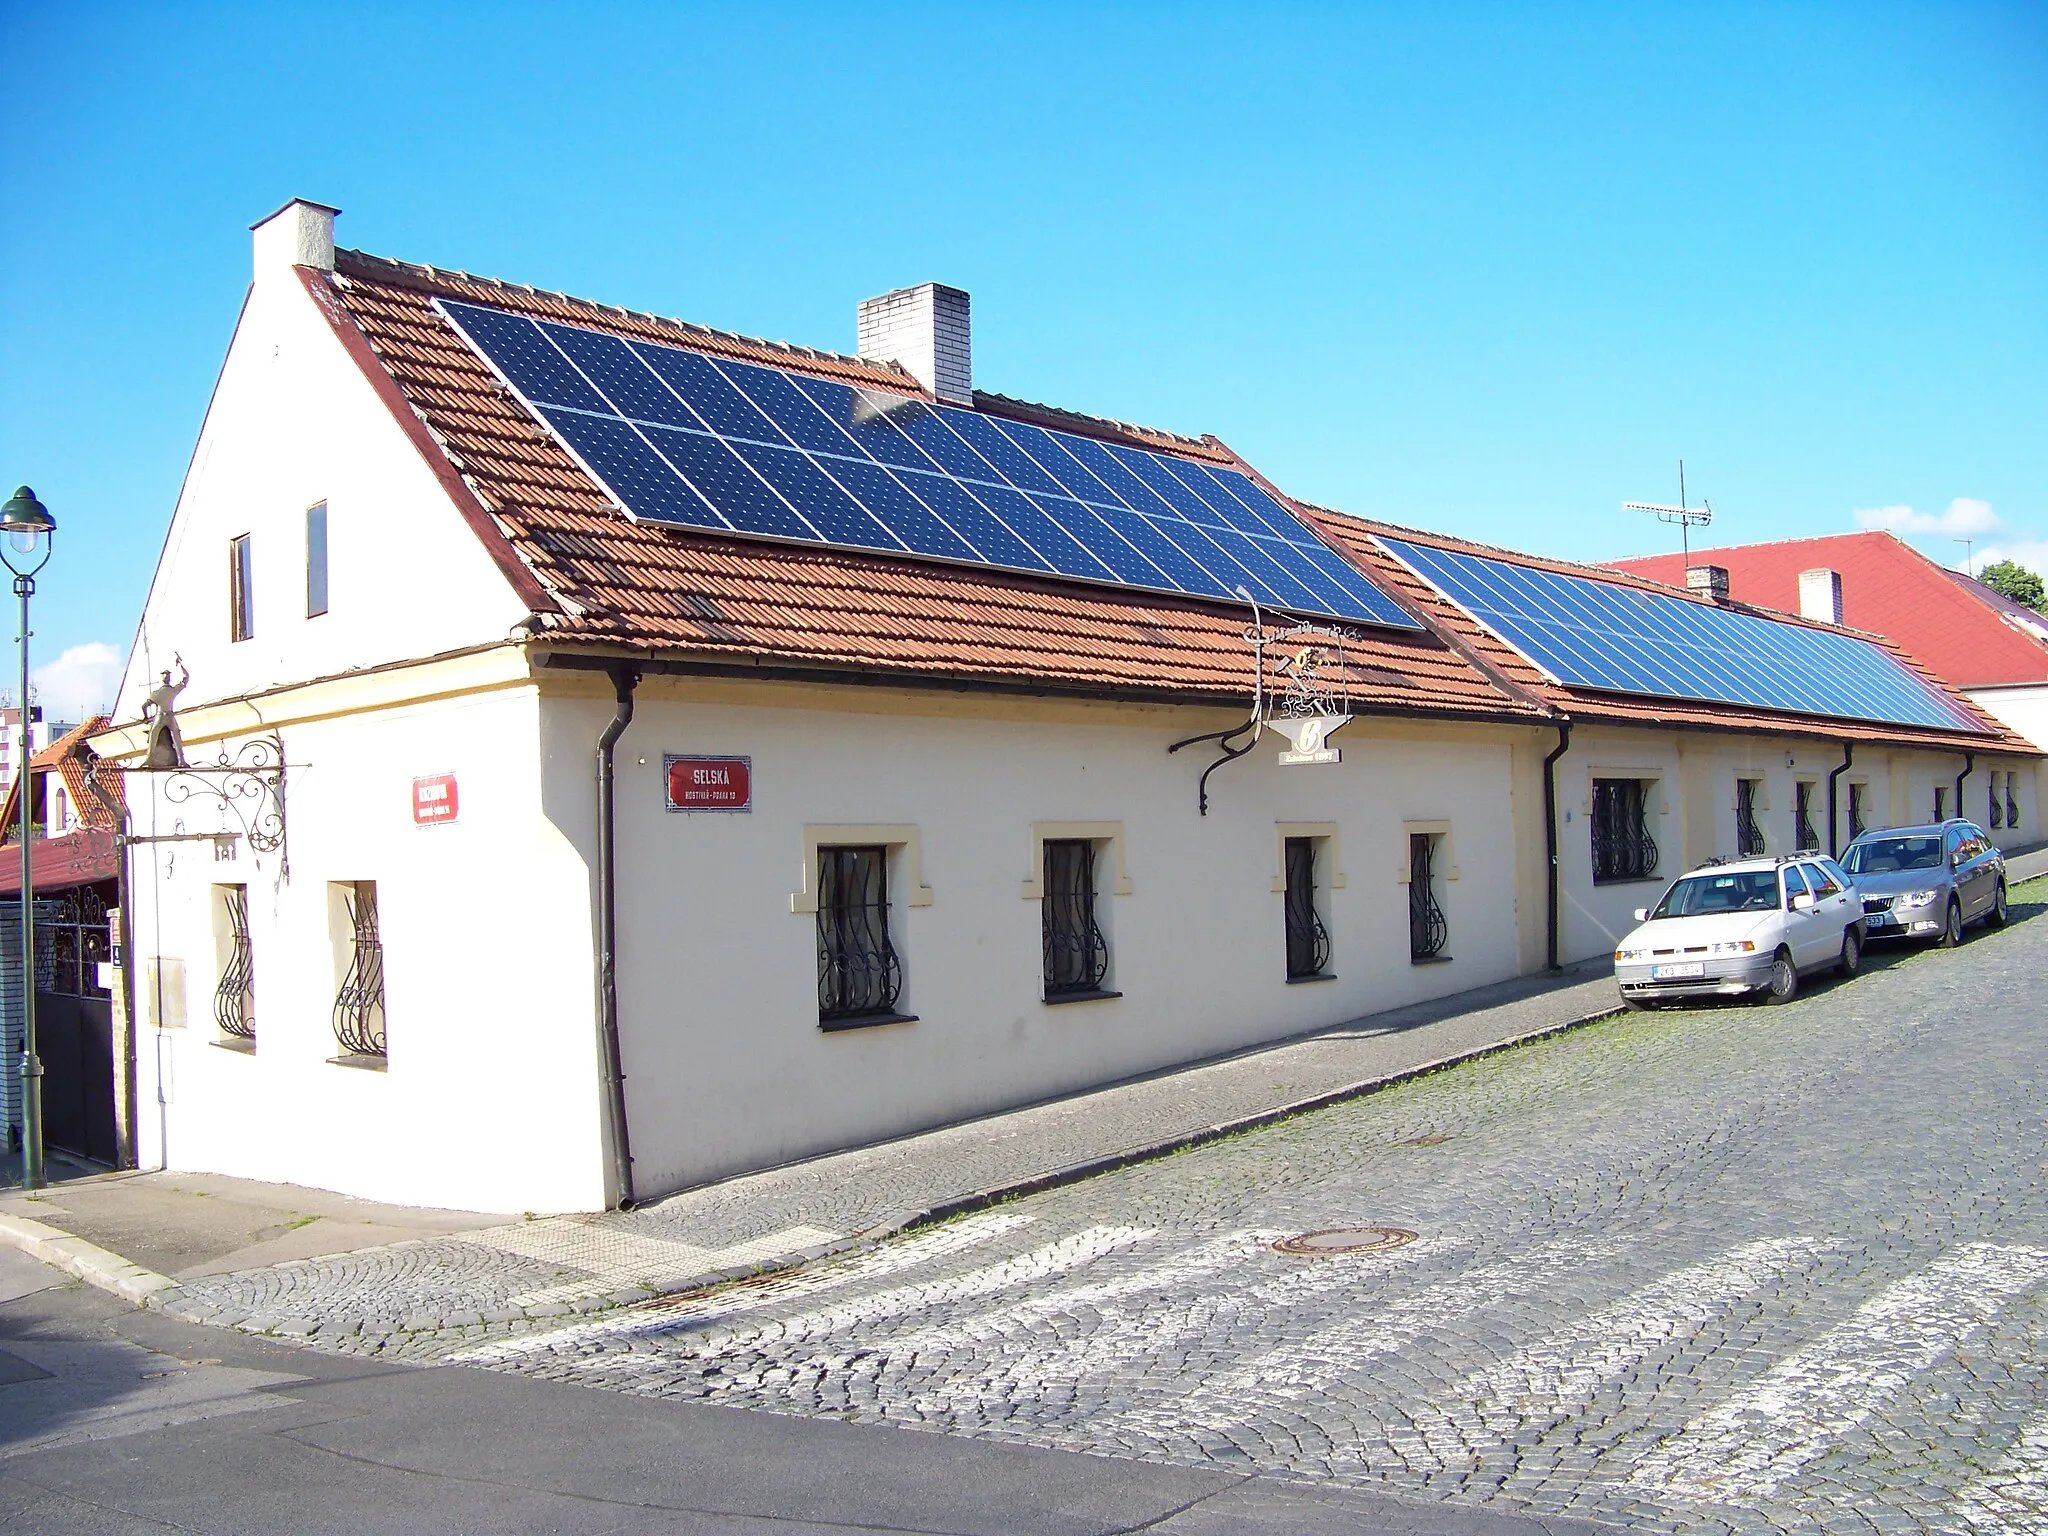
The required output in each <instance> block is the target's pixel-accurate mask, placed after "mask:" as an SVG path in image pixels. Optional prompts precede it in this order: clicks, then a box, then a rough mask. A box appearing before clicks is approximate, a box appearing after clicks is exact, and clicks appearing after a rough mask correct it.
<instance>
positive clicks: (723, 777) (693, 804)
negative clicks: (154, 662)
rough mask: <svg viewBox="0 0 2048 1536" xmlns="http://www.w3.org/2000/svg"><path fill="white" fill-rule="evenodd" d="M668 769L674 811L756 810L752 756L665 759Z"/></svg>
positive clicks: (670, 803)
mask: <svg viewBox="0 0 2048 1536" xmlns="http://www.w3.org/2000/svg"><path fill="white" fill-rule="evenodd" d="M662 762H663V764H664V765H665V767H666V769H667V773H666V777H667V779H668V808H669V809H670V810H672V811H751V810H752V809H753V808H754V760H753V759H752V758H750V757H676V756H673V755H671V756H668V757H664V758H663V759H662Z"/></svg>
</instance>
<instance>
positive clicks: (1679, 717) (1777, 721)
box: [1308, 507, 2040, 757]
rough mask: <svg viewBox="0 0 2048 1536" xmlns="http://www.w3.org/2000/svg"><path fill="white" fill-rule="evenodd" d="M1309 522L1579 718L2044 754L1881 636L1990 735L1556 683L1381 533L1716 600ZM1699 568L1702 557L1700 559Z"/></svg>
mask: <svg viewBox="0 0 2048 1536" xmlns="http://www.w3.org/2000/svg"><path fill="white" fill-rule="evenodd" d="M1308 510H1309V512H1310V514H1311V519H1312V521H1314V522H1315V524H1316V526H1317V527H1319V528H1321V529H1322V530H1323V532H1324V533H1326V534H1327V535H1329V536H1330V537H1331V538H1332V539H1333V540H1335V541H1336V542H1337V543H1338V544H1339V545H1340V547H1342V548H1343V549H1344V550H1345V551H1346V552H1347V553H1349V554H1350V555H1351V556H1352V558H1353V559H1355V560H1357V561H1358V563H1359V564H1360V565H1362V566H1363V567H1364V568H1365V569H1366V571H1367V572H1369V573H1370V574H1371V575H1372V577H1373V579H1374V580H1375V581H1377V582H1379V584H1380V585H1381V586H1383V587H1385V588H1387V589H1388V590H1390V591H1397V592H1399V593H1400V594H1401V595H1402V596H1403V597H1404V598H1406V599H1407V601H1408V604H1409V606H1410V607H1411V608H1416V609H1420V610H1423V611H1425V612H1427V613H1429V614H1430V615H1431V617H1433V618H1434V619H1436V620H1437V621H1438V622H1439V623H1440V624H1441V625H1443V626H1444V627H1445V628H1447V629H1450V630H1453V631H1455V632H1456V633H1457V634H1458V635H1459V636H1460V638H1461V639H1462V640H1463V641H1464V643H1466V644H1468V645H1470V646H1471V647H1472V649H1473V650H1474V651H1475V652H1476V653H1477V654H1478V655H1479V656H1481V657H1482V658H1483V659H1484V660H1485V661H1486V662H1487V664H1488V665H1490V666H1492V667H1495V668H1497V669H1498V670H1499V671H1500V673H1501V674H1502V676H1503V677H1504V678H1505V679H1506V680H1507V682H1508V683H1509V684H1510V685H1511V686H1513V687H1515V688H1518V689H1522V690H1526V691H1527V692H1528V693H1529V694H1530V695H1532V696H1534V697H1536V698H1539V699H1542V700H1543V701H1545V702H1546V703H1548V704H1549V705H1551V706H1552V707H1553V708H1555V709H1557V710H1559V711H1561V712H1563V713H1565V714H1568V715H1570V716H1571V717H1572V718H1573V719H1575V720H1606V721H1613V722H1616V723H1625V724H1634V725H1665V726H1674V725H1676V726H1686V727H1699V728H1708V729H1722V730H1746V731H1761V732H1767V733H1771V734H1777V735H1784V736H1800V737H1807V738H1812V737H1822V738H1825V739H1828V740H1833V741H1843V740H1850V741H1869V742H1881V741H1888V742H1902V743H1913V744H1917V745H1924V746H1928V747H1933V748H1937V749H1940V750H1944V751H1963V752H1984V751H2000V752H2013V753H2018V754H2024V755H2026V756H2029V757H2035V756H2039V755H2040V754H2039V753H2038V752H2037V751H2036V750H2035V749H2034V748H2033V747H2032V745H2030V744H2029V743H2028V742H2026V741H2024V740H2022V739H2021V738H2020V737H2018V736H2016V735H2014V734H2013V733H2012V732H2011V731H2009V730H2007V729H2006V728H2005V727H2004V726H2003V725H2001V724H2000V723H1999V722H1998V721H1997V720H1995V719H1993V718H1992V717H1991V716H1989V715H1987V714H1986V713H1985V712H1984V711H1983V710H1981V709H1979V708H1978V707H1977V706H1976V705H1975V704H1973V703H1972V702H1971V701H1970V700H1969V699H1967V698H1965V697H1964V696H1963V695H1962V694H1960V693H1958V692H1956V690H1955V689H1954V688H1952V687H1950V686H1949V685H1948V684H1946V683H1944V682H1943V681H1942V680H1941V679H1940V678H1939V677H1936V676H1935V675H1934V674H1933V673H1932V672H1931V671H1929V670H1928V669H1927V668H1926V667H1923V666H1921V665H1920V664H1919V663H1918V662H1917V661H1916V660H1914V658H1913V657H1912V656H1910V655H1908V654H1906V653H1905V652H1904V651H1902V650H1901V649H1900V648H1899V647H1898V646H1896V645H1893V644H1891V643H1890V642H1889V641H1888V640H1886V639H1885V638H1884V637H1883V636H1881V635H1865V636H1863V638H1865V639H1869V640H1871V641H1873V642H1874V643H1876V644H1879V645H1883V646H1885V647H1886V648H1887V649H1888V650H1890V651H1891V653H1892V654H1893V655H1895V656H1897V657H1898V659H1899V660H1900V662H1901V663H1902V664H1904V665H1905V666H1907V667H1909V668H1911V669H1912V670H1913V671H1914V672H1915V673H1916V674H1917V675H1918V676H1919V677H1921V678H1922V679H1923V680H1925V681H1926V682H1927V684H1928V685H1929V686H1930V687H1932V688H1934V689H1936V690H1937V691H1938V692H1940V693H1942V694H1943V695H1944V696H1945V697H1947V698H1948V700H1949V701H1950V702H1951V703H1952V704H1954V705H1955V706H1956V707H1957V708H1958V709H1960V710H1962V711H1963V712H1964V713H1965V714H1967V715H1968V716H1969V717H1970V718H1971V719H1974V720H1978V721H1981V722H1982V723H1983V726H1984V729H1985V732H1986V734H1985V735H1983V736H1977V735H1971V734H1969V733H1966V732H1960V731H1930V730H1926V729H1924V728H1920V727H1916V726H1904V725H1885V724H1878V723H1875V722H1868V721H1855V720H1844V719H1840V718H1837V717H1834V716H1824V715H1798V714H1789V713H1782V712H1779V711H1775V710H1760V709H1748V708H1743V707H1741V706H1735V705H1726V704H1713V703H1704V702H1701V703H1695V702H1690V701H1687V700H1682V699H1654V698H1639V697H1632V696H1630V695H1627V694H1615V693H1603V692H1596V691H1594V690H1591V689H1583V688H1567V687H1564V686H1561V685H1560V684H1557V683H1554V682H1552V681H1551V680H1550V679H1549V678H1547V677H1546V676H1545V675H1544V674H1543V672H1542V671H1541V670H1539V669H1538V668H1537V667H1536V666H1534V665H1533V664H1532V663H1530V662H1529V661H1528V660H1526V659H1525V658H1524V657H1523V656H1522V654H1521V652H1519V651H1517V650H1515V649H1514V648H1513V647H1512V646H1510V645H1508V644H1507V643H1506V642H1505V641H1502V640H1500V639H1498V638H1497V637H1495V636H1494V635H1493V633H1492V632H1491V631H1489V630H1487V629H1486V628H1484V627H1483V626H1482V625H1480V624H1479V623H1478V622H1477V621H1476V620H1475V619H1473V618H1472V617H1471V616H1470V615H1469V614H1467V613H1466V612H1465V611H1464V610H1463V609H1462V608H1459V607H1458V606H1456V605H1455V604H1453V603H1451V602H1450V601H1448V600H1447V599H1445V598H1444V597H1442V596H1440V595H1439V594H1438V593H1437V591H1436V589H1435V588H1434V587H1432V586H1430V585H1429V583H1427V582H1426V581H1424V580H1423V579H1422V578H1421V577H1419V576H1417V575H1416V574H1415V573H1414V572H1412V571H1410V570H1409V569H1408V567H1407V566H1405V565H1403V564H1402V563H1401V562H1400V561H1398V560H1396V559H1395V558H1394V557H1393V556H1392V555H1391V554H1389V553H1388V552H1387V551H1386V550H1384V549H1383V548H1381V547H1380V545H1379V544H1378V543H1376V542H1375V540H1374V537H1373V536H1374V535H1376V534H1385V535H1387V536H1388V537H1390V538H1399V539H1409V540H1413V541H1415V542H1417V543H1421V544H1430V545H1434V546H1436V547H1437V548H1440V549H1454V550H1463V551H1466V552H1468V553H1471V554H1476V555H1484V556H1486V557H1488V558H1489V559H1495V560H1505V561H1509V562H1512V563H1514V564H1517V565H1524V566H1531V567H1535V568H1537V569H1540V570H1550V571H1559V572H1562V573H1563V574H1565V575H1567V576H1581V577H1586V578H1588V579H1591V580H1594V581H1607V582H1612V583H1615V584H1617V585H1622V586H1631V587H1638V588H1641V589H1643V590H1646V591H1653V592H1657V593H1659V594H1661V595H1663V596H1666V597H1675V598H1679V599H1681V600H1683V601H1686V602H1707V601H1709V599H1706V598H1700V597H1695V596H1694V595H1693V594H1691V593H1689V592H1686V591H1683V590H1682V589H1676V588H1672V587H1668V586H1665V585H1663V584H1662V583H1660V582H1655V581H1651V580H1649V579H1647V578H1645V577H1641V576H1635V575H1631V574H1628V573H1625V572H1617V571H1612V570H1608V569H1606V568H1603V567H1600V566H1583V565H1573V564H1571V563H1569V562H1568V561H1563V560H1550V559H1544V558H1542V557H1539V556H1533V555H1524V554H1518V553H1516V552H1515V551H1513V550H1506V549H1497V548H1494V547H1493V546H1491V545H1486V544H1477V543H1474V542H1472V541H1470V540H1466V539H1456V538H1450V537H1447V536H1446V535H1443V534H1438V533H1429V532H1425V531H1423V530H1419V529H1414V528H1403V527H1400V526H1397V525H1395V524H1392V523H1382V522H1375V521H1371V520H1369V519H1364V518H1354V517H1349V516H1346V515H1344V514H1342V513H1336V512H1330V511H1327V510H1326V509H1323V508H1320V507H1317V508H1310V509H1308ZM1694 563H1695V564H1697V563H1698V560H1697V559H1695V561H1694ZM1732 606H1734V607H1736V608H1738V609H1741V610H1743V611H1746V612H1752V613H1758V614H1760V615H1761V616H1762V617H1765V618H1768V619H1771V620H1774V621H1776V622H1780V623H1789V624H1800V625H1806V627H1809V628H1816V629H1822V628H1827V627H1828V626H1825V625H1815V624H1808V621H1806V620H1804V619H1801V618H1799V617H1797V616H1796V615H1786V614H1783V613H1779V612H1773V611H1767V610H1763V609H1756V608H1749V607H1747V605H1744V604H1740V603H1737V604H1733V605H1732Z"/></svg>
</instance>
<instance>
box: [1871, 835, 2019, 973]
mask: <svg viewBox="0 0 2048 1536" xmlns="http://www.w3.org/2000/svg"><path fill="white" fill-rule="evenodd" d="M1842 866H1843V868H1845V869H1847V870H1848V872H1849V874H1850V875H1851V876H1852V877H1853V878H1854V879H1855V881H1856V894H1857V895H1859V896H1861V897H1862V898H1863V926H1864V930H1865V932H1866V933H1868V934H1869V936H1870V937H1871V938H1873V939H1885V938H1910V939H1933V940H1935V941H1936V942H1937V943H1940V944H1944V945H1947V946H1949V947H1950V948H1953V947H1954V946H1956V945H1958V944H1960V943H1962V942H1963V927H1964V925H1965V924H1967V923H1974V922H1976V921H1978V920H1979V919H1980V918H1981V919H1982V920H1983V921H1984V922H1986V923H1988V924H1989V925H1990V926H1992V927H1994V928H2003V927H2004V926H2005V916H2006V914H2005V855H2003V854H2002V853H2000V852H1999V851H1998V849H1997V847H1996V846H1995V845H1994V844H1993V843H1992V841H1991V839H1990V838H1988V837H1986V836H1985V835H1984V830H1983V828H1981V827H1979V826H1978V825H1977V824H1976V823H1975V822H1971V821H1963V820H1960V819H1951V820H1948V821H1936V822H1929V823H1927V824H1926V825H1925V826H1918V827H1887V828H1886V829H1885V830H1884V831H1882V832H1866V833H1864V834H1863V835H1862V836H1861V837H1859V838H1857V839H1856V841H1855V842H1853V843H1851V844H1850V845H1849V851H1848V852H1847V853H1845V854H1843V855H1842Z"/></svg>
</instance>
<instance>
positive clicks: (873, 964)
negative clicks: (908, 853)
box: [818, 845, 903, 1027]
mask: <svg viewBox="0 0 2048 1536" xmlns="http://www.w3.org/2000/svg"><path fill="white" fill-rule="evenodd" d="M902 996H903V962H902V961H901V960H900V959H899V958H898V957H897V954H896V946H895V944H894V943H893V942H892V941H891V939H890V937H889V850H888V849H887V848H886V847H883V846H881V845H872V846H863V847H837V848H834V847H821V848H819V850H818V1022H819V1023H820V1024H822V1025H826V1026H828V1027H829V1026H834V1025H844V1024H848V1023H855V1022H859V1021H863V1020H875V1019H885V1018H897V1017H900V1015H899V1013H898V1011H897V1006H896V1005H897V1003H898V1001H899V1000H900V999H901V998H902Z"/></svg>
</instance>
